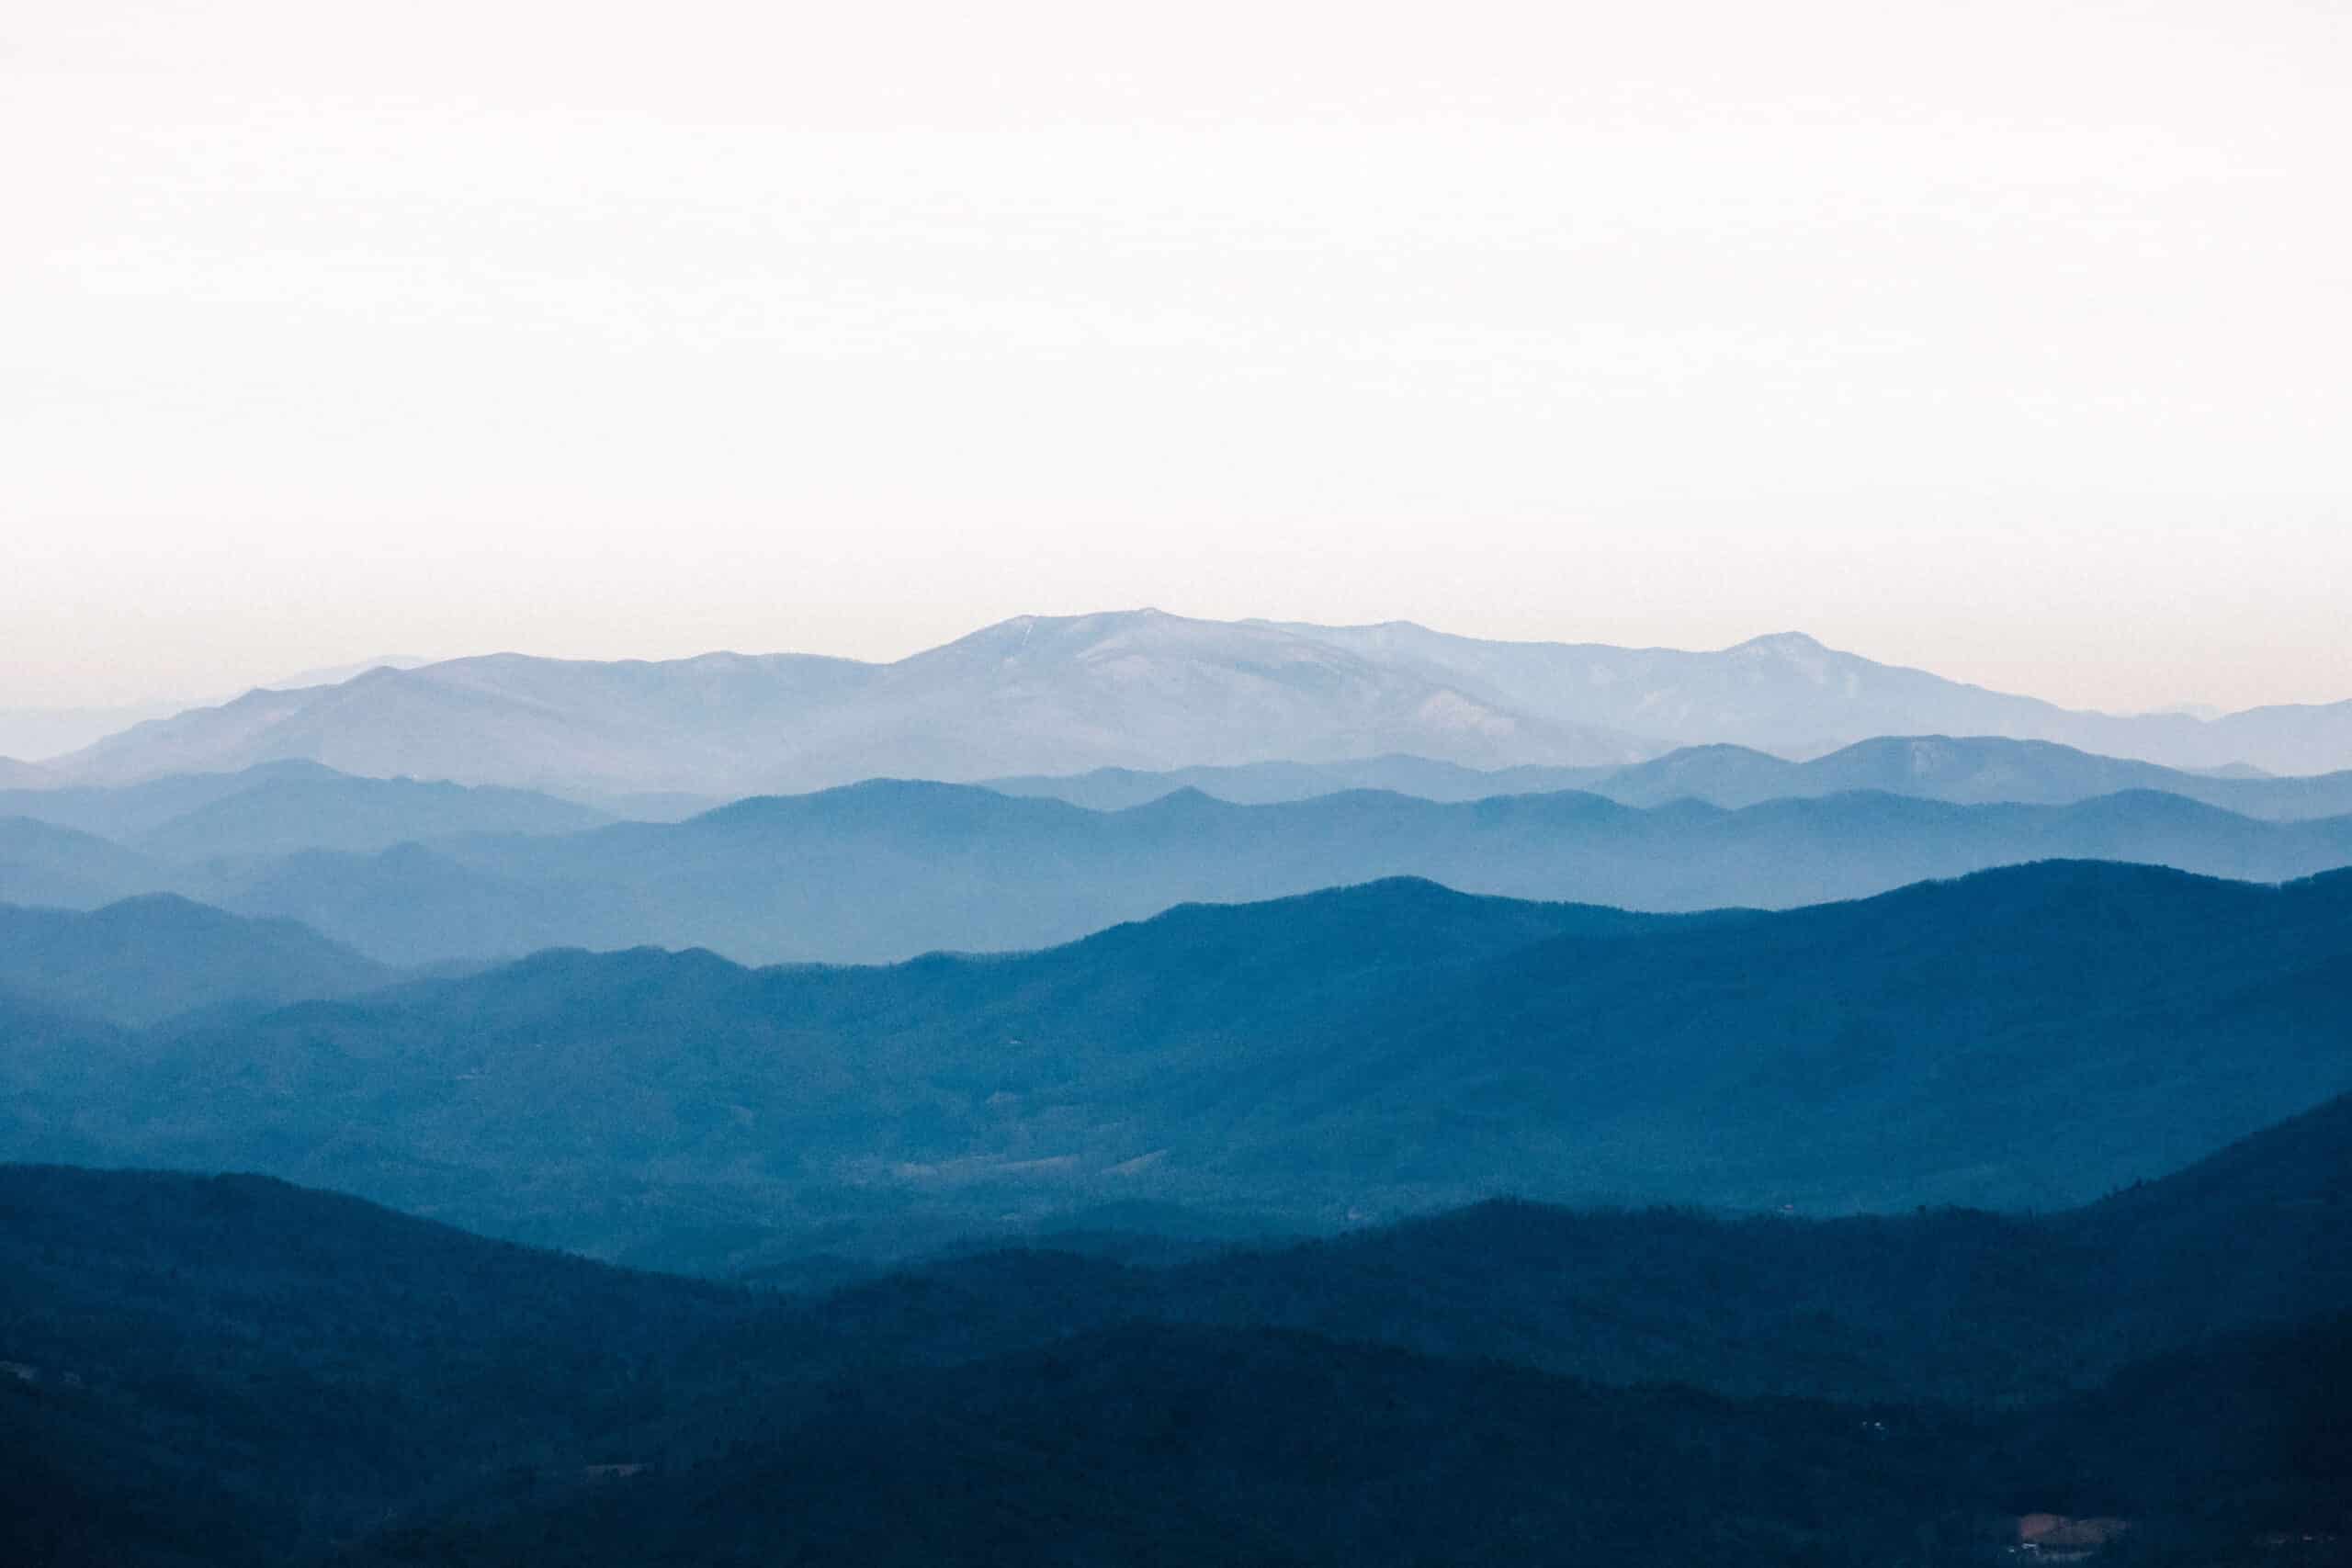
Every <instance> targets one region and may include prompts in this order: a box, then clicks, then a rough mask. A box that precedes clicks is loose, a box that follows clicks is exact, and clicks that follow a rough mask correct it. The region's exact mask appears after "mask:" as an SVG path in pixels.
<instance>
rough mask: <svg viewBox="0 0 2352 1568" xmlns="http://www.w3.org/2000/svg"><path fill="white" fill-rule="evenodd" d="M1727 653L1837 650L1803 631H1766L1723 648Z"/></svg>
mask: <svg viewBox="0 0 2352 1568" xmlns="http://www.w3.org/2000/svg"><path fill="white" fill-rule="evenodd" d="M1724 651H1725V652H1727V653H1747V652H1756V653H1804V654H1814V655H1820V654H1834V653H1836V652H1837V651H1838V650H1837V649H1833V648H1831V647H1830V646H1829V645H1828V644H1826V643H1825V642H1822V641H1821V640H1820V639H1818V638H1816V637H1807V636H1806V635H1805V634H1804V633H1803V632H1767V633H1766V634H1765V635H1764V636H1762V637H1749V638H1748V639H1747V641H1746V642H1743V643H1736V644H1734V645H1733V646H1732V647H1730V648H1728V649H1724Z"/></svg>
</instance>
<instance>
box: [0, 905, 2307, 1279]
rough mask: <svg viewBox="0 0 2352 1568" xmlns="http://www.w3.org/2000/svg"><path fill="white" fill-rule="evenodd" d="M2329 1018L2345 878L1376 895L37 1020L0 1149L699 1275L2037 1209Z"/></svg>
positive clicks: (2156, 1166) (2254, 1115)
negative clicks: (1147, 1232) (1037, 1248)
mask: <svg viewBox="0 0 2352 1568" xmlns="http://www.w3.org/2000/svg"><path fill="white" fill-rule="evenodd" d="M2347 999H2352V877H2347V876H2346V875H2345V874H2336V875H2332V876H2327V877H2322V878H2316V879H2312V880H2310V881H2307V882H2301V883H2296V884H2292V885H2290V886H2286V887H2283V888H2270V887H2262V886H2248V885H2245V884H2235V883H2222V882H2213V881H2208V880H2204V879H2200V878H2196V877H2190V876H2186V875H2182V874H2178V873H2173V872H2164V871H2156V870H2151V869H2148V868H2144V867H2133V866H2120V865H2112V864H2101V863H2044V864H2039V865H2032V866H2025V867H2018V868H2014V869H2010V870H2006V871H2001V872H1994V873H1986V874H1980V875H1977V876H1973V877H1969V878H1966V879H1963V880H1961V881H1958V882H1951V883H1939V884H1926V885H1921V886H1914V887H1910V888H1906V889H1904V890H1902V891H1900V892H1897V893H1893V894H1888V895H1884V896H1883V897H1879V898H1875V899H1871V900H1865V901H1862V902H1859V903H1850V904H1836V905H1825V906H1819V907H1815V908H1806V909H1800V910H1793V911H1789V912H1786V913H1781V914H1761V913H1745V914H1742V913H1727V914H1716V915H1709V916H1691V917H1664V916H1645V915H1631V914H1627V913H1624V912H1622V911H1616V910H1610V909H1599V908H1587V907H1579V906H1563V905H1537V904H1525V903H1516V902H1512V901H1510V900H1498V899H1485V898H1476V897H1467V896H1464V895H1461V894H1455V893H1450V892H1447V891H1446V890H1444V889H1442V888H1438V887H1435V886H1430V885H1429V884H1426V883H1415V882H1392V883H1384V884H1376V885H1372V886H1364V887H1360V888H1354V889H1346V890H1340V891H1337V892H1332V893H1328V894H1320V895H1315V896H1311V897H1303V898H1298V899H1292V900H1283V901H1278V902H1274V903H1270V904H1262V905H1250V906H1238V907H1218V906H1198V907H1188V908H1180V909H1177V910H1174V911H1171V912H1170V914H1168V915H1166V916H1163V917H1160V918H1159V919H1153V920H1149V921H1146V922H1142V923H1139V924H1136V925H1129V926H1122V927H1118V928H1114V929H1113V930H1110V931H1104V932H1103V933H1101V934H1099V935H1097V936H1094V937H1091V938H1089V939H1087V940H1085V941H1083V942H1076V943H1073V944H1070V945H1069V946H1066V947H1061V948H1056V949H1051V950H1048V951H1046V952H1042V953H1033V954H1027V955H1022V956H1017V957H1005V958H953V957H933V958H929V959H924V960H920V961H917V962H913V963H910V964H900V965H894V966H888V967H879V968H848V969H842V968H806V967H804V968H777V969H770V970H749V969H744V968H741V967H739V966H737V965H735V964H729V963H727V962H726V961H724V960H722V959H719V958H717V957H715V956H713V955H711V954H709V953H697V952H687V953H662V952H657V951H652V950H639V951H631V952H625V953H608V954H601V955H598V954H591V953H579V952H551V953H542V954H540V955H538V956H537V957H535V958H532V959H529V960H526V961H524V962H522V963H518V964H512V965H507V966H503V967H500V968H496V969H492V970H490V971H487V972H485V973H482V974H479V975H475V976H469V977H466V978H462V979H456V980H447V981H435V982H419V983H413V984H410V985H408V986H405V987H401V988H398V989H395V990H391V991H387V992H382V993H379V994H376V995H373V996H370V997H366V998H354V999H350V1000H344V1001H317V1002H307V1003H302V1004H299V1005H296V1006H293V1007H289V1008H286V1009H283V1010H277V1011H275V1012H272V1013H268V1014H266V1015H263V1016H260V1017H243V1016H241V1017H239V1018H237V1019H234V1020H232V1021H220V1022H206V1021H202V1020H198V1021H191V1022H188V1023H185V1024H180V1025H175V1026H171V1027H166V1028H160V1029H155V1030H151V1031H149V1032H147V1033H146V1034H144V1035H142V1036H139V1037H137V1038H136V1042H135V1044H133V1045H125V1044H122V1043H107V1042H105V1041H99V1040H96V1039H94V1040H93V1042H92V1043H87V1044H84V1045H78V1046H77V1045H75V1044H74V1043H73V1042H72V1041H71V1040H70V1039H63V1040H61V1039H58V1038H57V1037H56V1026H55V1025H53V1024H52V1025H51V1026H50V1034H49V1035H48V1036H46V1037H45V1038H47V1039H48V1040H49V1042H50V1043H47V1044H45V1045H40V1046H37V1047H36V1046H28V1047H27V1051H28V1052H30V1053H36V1054H32V1055H21V1054H20V1055H21V1059H20V1060H19V1061H18V1062H17V1064H16V1066H17V1070H18V1072H19V1074H20V1075H21V1077H20V1081H22V1082H24V1083H25V1084H26V1085H27V1089H26V1091H25V1093H24V1094H23V1096H22V1097H21V1099H20V1100H19V1104H18V1108H17V1118H18V1121H17V1127H18V1130H17V1133H16V1134H13V1140H12V1143H11V1145H9V1148H10V1151H11V1152H13V1153H14V1154H15V1155H17V1156H18V1157H43V1158H70V1159H74V1160H76V1161H85V1160H96V1159H103V1160H108V1161H130V1162H134V1163H141V1164H168V1165H177V1166H186V1167H194V1168H254V1169H261V1170H266V1171H270V1172H273V1173H275V1174H278V1175H282V1176H286V1177H288V1178H290V1179H300V1180H306V1181H312V1182H317V1183H321V1184H325V1185H334V1186H338V1187H342V1188H345V1189H347V1190H354V1191H357V1192H361V1193H365V1194H367V1195H369V1196H371V1197H375V1198H379V1199H380V1200H384V1201H392V1202H396V1203H398V1204H400V1205H401V1206H404V1207H410V1208H414V1209H418V1210H422V1211H425V1212H430V1213H439V1214H445V1215H447V1216H449V1217H451V1218H455V1219H458V1220H461V1221H462V1222H463V1223H466V1224H469V1225H473V1226H476V1227H478V1228H481V1229H484V1230H488V1231H491V1232H492V1233H494V1234H499V1235H510V1236H515V1237H520V1238H525V1239H532V1240H538V1241H544V1242H549V1243H554V1244H558V1245H562V1246H566V1247H575V1248H580V1249H583V1250H589V1251H594V1252H597V1253H600V1254H602V1255H605V1256H625V1255H626V1256H637V1257H644V1258H658V1259H660V1260H662V1261H664V1262H668V1263H674V1264H679V1265H684V1266H692V1267H700V1268H729V1267H741V1266H747V1265H748V1264H749V1263H750V1262H751V1261H752V1260H755V1259H757V1258H760V1257H763V1256H768V1255H786V1256H788V1255H793V1254H796V1253H804V1252H807V1251H809V1250H811V1249H821V1248H826V1247H845V1248H849V1249H852V1250H855V1251H862V1252H868V1253H872V1252H877V1251H878V1252H880V1253H882V1254H886V1255H887V1254H889V1253H893V1252H899V1251H903V1250H905V1249H906V1248H908V1247H916V1246H922V1245H925V1244H926V1243H927V1242H929V1241H930V1240H932V1239H933V1238H937V1239H945V1238H947V1237H950V1236H954V1235H968V1234H972V1233H973V1232H974V1231H975V1229H976V1228H978V1229H980V1230H983V1231H985V1230H987V1229H989V1228H991V1227H994V1228H996V1229H998V1230H999V1232H1000V1234H1020V1233H1021V1232H1023V1231H1024V1230H1026V1229H1028V1228H1031V1227H1033V1226H1035V1225H1036V1224H1044V1223H1047V1222H1049V1221H1052V1220H1054V1218H1055V1217H1056V1216H1070V1215H1075V1214H1080V1213H1083V1212H1085V1211H1087V1210H1089V1209H1092V1208H1096V1207H1099V1206H1101V1205H1103V1204H1111V1203H1153V1202H1159V1203H1177V1204H1182V1205H1184V1206H1186V1207H1188V1208H1192V1209H1195V1210H1202V1211H1207V1212H1211V1213H1225V1214H1227V1215H1230V1216H1232V1217H1234V1218H1235V1219H1237V1220H1244V1221H1246V1220H1250V1219H1255V1220H1259V1221H1264V1222H1270V1223H1272V1224H1281V1225H1291V1226H1306V1227H1313V1228H1328V1227H1332V1226H1336V1225H1338V1224H1342V1223H1344V1222H1345V1221H1346V1220H1347V1218H1348V1217H1349V1216H1350V1215H1351V1214H1352V1215H1363V1216H1375V1217H1376V1216H1380V1215H1385V1214H1395V1213H1407V1212H1412V1211H1416V1210H1422V1209H1429V1208H1433V1207H1439V1206H1443V1205H1447V1204H1455V1203H1462V1202H1466V1201H1474V1200H1476V1199H1478V1198H1481V1197H1485V1196H1488V1195H1490V1194H1493V1193H1496V1192H1500V1191H1513V1192H1519V1193H1522V1194H1525V1195H1528V1196H1533V1197H1539V1198H1545V1199H1552V1200H1562V1201H1595V1200H1601V1201H1617V1200H1633V1201H1697V1202H1705V1203H1711V1204H1727V1205H1733V1206H1738V1207H1745V1208H1752V1209H1777V1208H1779V1207H1781V1206H1782V1205H1791V1206H1793V1207H1794V1208H1795V1209H1797V1210H1798V1211H1800V1212H1807V1213H1820V1212H1843V1211H1849V1210H1855V1209H1894V1208H1904V1207H1908V1206H1911V1205H1913V1204H1917V1203H1922V1202H1928V1203H1942V1202H1962V1203H1970V1204H1975V1205H1981V1206H1989V1207H2001V1208H2055V1207H2060V1206H2064V1205H2067V1204H2071V1203H2075V1202H2080V1201H2086V1200H2089V1199H2092V1198H2096V1197H2098V1196H2099V1195H2100V1194H2102V1193H2104V1192H2107V1191H2109V1190H2114V1189H2116V1188H2120V1187H2122V1186H2125V1185H2128V1184H2129V1183H2130V1182H2131V1181H2132V1180H2134V1179H2140V1178H2143V1177H2146V1176H2150V1175H2154V1174H2155V1173H2157V1172H2159V1171H2161V1170H2163V1169H2165V1168H2170V1167H2173V1166H2177V1165H2180V1164H2183V1163H2186V1162H2187V1161H2188V1160H2191V1159H2194V1158H2197V1157H2199V1156H2202V1155H2204V1154H2206V1153H2209V1152H2211V1150H2213V1149H2215V1148H2218V1147H2220V1146H2221V1145H2223V1144H2225V1143H2227V1142H2229V1141H2230V1140H2231V1139H2233V1138H2236V1137H2240V1136H2243V1135H2245V1134H2247V1133H2250V1132H2252V1131H2254V1130H2255V1129H2256V1128H2258V1127H2261V1126H2264V1125H2266V1124H2267V1123H2269V1122H2275V1121H2278V1120H2279V1119H2281V1118H2283V1117H2286V1116H2290V1115H2292V1114H2294V1113H2296V1112H2298V1111H2303V1110H2306V1109H2309V1108H2310V1107H2312V1106H2313V1105H2316V1104H2318V1103H2319V1102H2321V1101H2322V1100H2326V1099H2328V1098H2329V1097H2331V1096H2333V1095H2335V1094H2338V1093H2341V1092H2343V1091H2345V1090H2346V1089H2352V1005H2347ZM39 1053H45V1055H40V1054H39ZM43 1061H47V1062H50V1063H52V1064H56V1065H57V1068H58V1070H56V1071H54V1072H48V1071H44V1070H43V1069H42V1068H41V1066H40V1063H41V1062H43ZM2250 1063H2258V1064H2259V1065H2260V1066H2259V1070H2258V1071H2252V1070H2248V1064H2250ZM68 1067H70V1070H67V1068H68ZM632 1249H646V1250H641V1251H633V1250H632Z"/></svg>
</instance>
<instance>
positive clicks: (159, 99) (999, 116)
mask: <svg viewBox="0 0 2352 1568" xmlns="http://www.w3.org/2000/svg"><path fill="white" fill-rule="evenodd" d="M2347 83H2352V6H2344V5H2342V4H2336V3H2327V4H2322V3H2304V4H2294V3H2285V0H2246V3H2241V4H2235V5H2227V6H2223V5H2215V4H2211V0H2194V3H2189V0H2177V3H2176V0H2165V3H2151V4H2107V3H2098V0H2073V3H2064V4H2056V5H2053V4H2051V3H2050V0H2031V3H2014V0H1989V3H1988V0H1977V3H1971V4H1964V5H1963V4H1950V5H1943V4H1904V3H1900V0H1867V3H1862V0H1857V3H1851V4H1848V3H1842V0H1841V3H1823V0H1783V3H1781V4H1775V5H1769V6H1759V5H1756V4H1752V3H1749V0H1737V3H1705V4H1698V3H1681V4H1677V3H1671V0H1668V3H1652V4H1641V5H1627V4H1623V3H1612V4H1607V5H1599V4H1590V5H1587V4H1570V5H1560V4H1556V3H1555V4H1548V5H1528V6H1509V7H1490V6H1463V5H1451V6H1435V5H1427V4H1424V5H1419V6H1410V7H1400V6H1370V5H1365V4H1361V3H1348V4H1325V3H1321V0H1317V3H1313V4H1296V5H1287V6H1285V5H1281V4H1267V3H1262V0H1261V3H1259V4H1250V5H1199V4H1189V5H1185V6H1149V7H1145V6H1120V5H1116V4H1103V3H1101V0H1094V3H1089V4H1070V5H1055V6H1028V5H1020V4H991V5H987V6H956V7H953V8H948V7H938V6H893V5H886V4H863V5H854V6H851V5H825V6H814V5H791V4H786V5H775V4H740V5H739V4H713V3H697V0H684V3H676V0H673V3H668V4H663V5H660V6H656V5H651V4H644V3H640V4H636V5H630V6H619V5H612V4H598V3H594V0H590V3H582V0H565V3H562V4H555V3H541V0H464V3H461V4H460V3H447V0H416V3H412V4H405V5H401V6H322V5H319V4H317V3H316V0H208V3H204V4H149V5H130V4H117V3H110V0H17V4H16V5H13V6H10V7H9V11H8V19H7V21H6V24H5V26H4V27H0V175H5V180H6V185H5V188H6V191H7V211H6V216H5V218H0V549H4V553H0V706H24V705H78V704H93V703H107V702H119V701H127V700H130V699H134V698H140V697H145V696H151V695H157V694H191V695H195V694H211V693H216V692H221V691H232V690H235V689H238V688H240V687H242V686H243V685H246V684H250V683H252V682H258V681H262V680H266V679H269V678H273V677H276V676H279V675H282V674H284V673H286V672H288V671H291V670H295V669H299V668H302V667H305V666H315V665H323V664H333V663H337V662H341V661H344V660H353V659H358V658H362V657H365V656H368V655H372V654H377V653H382V652H403V653H420V654H428V655H451V654H458V653H467V652H479V651H487V650H490V649H502V648H514V649H523V650H525V651H529V652H539V653H549V654H560V655H567V656H579V657H622V656H640V657H664V656H673V655H681V654H687V653H693V652H698V651H703V650H706V649H712V648H721V647H724V648H734V649H742V650H745V651H764V650H770V649H806V650H810V651H822V652H837V653H846V654H853V655H857V656H861V657H869V658H888V657H894V656H896V655H899V654H901V653H904V652H908V651H910V650H912V649H916V648H919V647H922V646H925V645H927V644H930V643H933V642H936V641H940V640H944V639H945V638H947V637H953V636H956V635H957V634H959V633H961V632H964V631H966V630H968V629H970V628H972V627H973V626H978V625H980V624H982V623H984V622H987V621H991V620H995V619H999V618H1001V617H1003V616H1007V615H1017V614H1023V613H1027V612H1046V613H1062V612H1074V611H1080V610H1088V609H1098V608H1112V607H1129V606H1134V605H1138V604H1158V605H1159V606H1161V607H1162V608H1165V609H1170V610H1174V611H1179V612H1182V613H1186V614H1193V615H1213V616H1238V615H1269V616H1276V617H1281V618H1295V619H1312V620H1325V621H1364V620H1379V619H1387V618H1391V617H1403V618H1409V619H1414V620H1419V621H1422V622H1425V623H1428V624H1430V625H1433V626H1441V627H1443V628H1445V629H1448V630H1453V631H1461V632H1465V633H1471V634H1475V635H1483V636H1494V637H1557V638H1564V639H1569V640H1600V641H1611V642H1627V643H1639V644H1669V645H1676V646H1685V647H1719V646H1723V645H1725V644H1728V643H1731V642H1734V641H1737V640H1739V639H1741V638H1744V637H1749V636H1753V635H1756V634H1758V633H1761V632H1767V631H1778V630H1784V629H1802V630H1805V631H1809V632H1811V633H1812V634H1814V635H1815V636H1816V637H1821V638H1823V639H1824V640H1826V641H1828V642H1831V643H1833V644H1837V645H1838V646H1841V647H1846V648H1850V649H1854V650H1855V651H1858V652H1860V653H1864V654H1867V655H1869V656H1871V657H1873V658H1878V659H1883V660H1892V661H1896V662H1902V663H1912V664H1919V665H1924V666H1927V667H1928V668H1931V669H1934V670H1936V671H1939V672H1941V673H1944V674H1948V675H1951V676H1954V677H1958V678H1962V679H1968V680H1974V681H1979V682H1985V683H1986V684H1990V685H1995V686H1998V687H2002V688H2005V689H2008V690H2016V691H2025V692H2030V693H2033V694H2038V695H2043V696H2048V697H2051V698H2053V699H2056V700H2059V701H2064V702H2068V703H2072V704H2076V705H2098V706H2106V707H2111V708H2119V709H2128V708H2137V707H2146V706H2155V705H2167V704H2171V703H2174V702H2178V701H2199V702H2207V703H2214V704H2220V705H2226V706H2244V705H2251V704H2256V703H2261V702H2275V701H2332V700H2335V699H2340V698H2345V697H2352V634H2347V631H2346V623H2347V621H2352V615H2347V614H2346V608H2345V605H2346V601H2347V600H2352V439H2348V438H2347V433H2352V203H2347V201H2346V198H2345V176H2344V169H2345V149H2346V148H2347V147H2352V92H2347V91H2346V85H2347Z"/></svg>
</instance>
